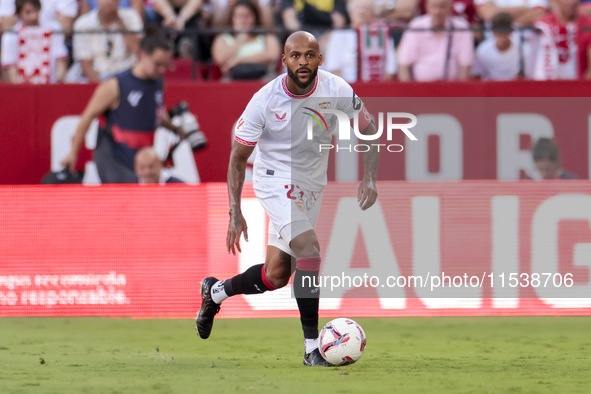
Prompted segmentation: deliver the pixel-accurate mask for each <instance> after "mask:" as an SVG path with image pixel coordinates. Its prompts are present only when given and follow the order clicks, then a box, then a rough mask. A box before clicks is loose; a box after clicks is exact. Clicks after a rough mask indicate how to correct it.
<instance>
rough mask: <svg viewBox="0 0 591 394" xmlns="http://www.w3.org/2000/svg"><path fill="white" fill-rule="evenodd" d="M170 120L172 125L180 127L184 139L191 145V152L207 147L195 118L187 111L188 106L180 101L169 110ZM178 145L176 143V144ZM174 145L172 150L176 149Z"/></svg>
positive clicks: (205, 139)
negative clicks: (183, 133)
mask: <svg viewBox="0 0 591 394" xmlns="http://www.w3.org/2000/svg"><path fill="white" fill-rule="evenodd" d="M169 115H170V120H171V122H172V124H173V125H175V126H178V127H181V128H182V129H183V131H184V132H185V139H186V140H187V141H188V142H189V144H191V148H192V149H193V151H194V152H195V151H198V150H200V149H202V148H205V147H206V146H207V138H206V137H205V134H204V133H203V132H202V131H201V129H200V128H199V122H197V117H196V116H195V115H194V114H192V113H191V112H190V111H189V104H187V102H186V101H181V102H180V103H178V104H177V105H176V106H175V107H174V108H173V109H171V110H170V113H169ZM176 145H178V143H177V144H176ZM176 145H175V146H174V147H173V148H172V150H174V148H176Z"/></svg>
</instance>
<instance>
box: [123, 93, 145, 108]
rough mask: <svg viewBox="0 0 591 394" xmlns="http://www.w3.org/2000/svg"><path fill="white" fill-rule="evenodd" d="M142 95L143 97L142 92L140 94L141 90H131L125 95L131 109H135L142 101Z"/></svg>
mask: <svg viewBox="0 0 591 394" xmlns="http://www.w3.org/2000/svg"><path fill="white" fill-rule="evenodd" d="M143 95H144V92H142V91H141V90H132V91H131V92H129V94H128V95H127V101H129V104H130V105H131V106H132V107H137V105H138V103H139V102H140V100H141V99H142V96H143Z"/></svg>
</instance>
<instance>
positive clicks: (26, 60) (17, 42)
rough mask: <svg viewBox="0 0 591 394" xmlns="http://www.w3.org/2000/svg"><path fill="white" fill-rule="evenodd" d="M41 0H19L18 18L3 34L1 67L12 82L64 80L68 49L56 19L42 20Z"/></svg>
mask: <svg viewBox="0 0 591 394" xmlns="http://www.w3.org/2000/svg"><path fill="white" fill-rule="evenodd" d="M40 10H41V3H40V1H39V0H16V13H17V15H18V18H19V22H18V23H17V25H16V26H15V29H14V30H13V32H7V33H4V34H3V35H2V68H3V69H5V71H6V75H7V78H8V81H9V82H11V83H23V82H29V83H50V82H52V83H53V82H60V81H63V79H64V76H65V74H66V70H67V58H68V50H67V48H66V46H65V45H64V36H63V35H62V34H58V33H53V32H52V31H53V30H61V26H60V25H59V23H57V22H53V23H51V22H46V23H40V22H39V14H40Z"/></svg>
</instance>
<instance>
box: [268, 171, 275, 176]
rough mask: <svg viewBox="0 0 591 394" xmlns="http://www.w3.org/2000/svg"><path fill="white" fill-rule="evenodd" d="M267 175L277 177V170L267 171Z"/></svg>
mask: <svg viewBox="0 0 591 394" xmlns="http://www.w3.org/2000/svg"><path fill="white" fill-rule="evenodd" d="M267 175H275V170H267Z"/></svg>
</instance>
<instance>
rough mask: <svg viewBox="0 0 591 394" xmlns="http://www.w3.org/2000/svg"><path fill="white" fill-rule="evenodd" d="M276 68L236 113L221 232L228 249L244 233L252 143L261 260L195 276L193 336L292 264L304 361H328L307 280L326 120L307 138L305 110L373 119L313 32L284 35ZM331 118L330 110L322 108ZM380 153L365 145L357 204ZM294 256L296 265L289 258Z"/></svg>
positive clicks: (280, 281)
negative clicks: (262, 231)
mask: <svg viewBox="0 0 591 394" xmlns="http://www.w3.org/2000/svg"><path fill="white" fill-rule="evenodd" d="M282 59H283V65H284V66H285V67H287V75H282V76H279V77H278V78H276V79H275V80H273V81H271V82H269V83H268V84H267V85H265V86H264V87H263V88H262V89H261V90H259V91H258V92H257V93H256V94H255V95H254V96H253V98H252V99H251V100H250V103H249V104H248V106H247V107H246V110H245V111H244V113H243V114H242V117H241V118H240V119H239V121H238V123H237V125H236V128H235V141H234V145H233V147H232V152H231V154H230V164H229V168H228V192H229V196H230V212H229V214H230V224H229V226H228V234H227V238H226V246H227V248H228V253H230V252H231V253H232V254H234V255H236V250H238V252H241V251H242V250H241V248H240V236H241V235H242V234H243V233H244V238H245V240H246V241H248V232H247V226H246V222H245V220H244V217H243V216H242V212H241V210H240V199H241V193H242V186H243V183H244V174H245V170H246V160H247V159H248V157H249V156H250V154H251V153H252V151H253V149H255V147H256V149H257V154H258V156H257V159H256V161H255V163H254V175H253V186H254V190H255V193H256V196H257V198H258V200H259V201H260V203H261V205H262V206H263V208H264V209H265V211H266V212H267V215H268V216H269V218H270V225H269V240H268V246H267V257H266V260H265V264H259V265H254V266H252V267H250V268H249V269H247V270H246V271H245V272H243V273H241V274H239V275H236V276H235V277H233V278H230V279H227V280H225V281H218V280H217V279H216V278H214V277H207V278H205V279H204V280H203V281H202V283H201V297H202V302H201V309H200V311H199V314H198V316H197V318H196V323H197V330H198V332H199V336H200V337H201V338H203V339H206V338H208V337H209V335H210V333H211V329H212V326H213V319H214V317H215V315H216V314H217V312H218V311H219V310H220V304H221V303H222V301H224V300H225V299H226V298H228V297H231V296H234V295H236V294H258V293H263V292H265V291H269V290H275V289H278V288H280V287H283V286H285V285H286V284H287V283H288V282H289V279H290V277H291V275H292V273H293V271H294V270H295V277H294V281H293V286H294V294H295V298H296V301H297V304H298V308H299V311H300V318H301V324H302V329H303V331H304V345H305V356H304V364H305V365H310V366H331V364H329V363H328V362H327V361H325V360H324V359H323V358H322V356H321V355H320V352H319V350H318V339H317V338H318V305H319V298H318V297H319V289H318V288H316V287H313V284H314V283H313V281H311V280H306V281H304V280H303V279H304V278H314V277H316V276H317V275H318V272H319V270H320V246H319V244H318V239H317V238H316V233H315V232H314V227H315V225H316V219H317V217H318V212H319V209H320V202H321V199H322V189H323V188H324V186H325V185H326V180H327V176H326V172H327V167H328V150H326V149H325V150H323V151H322V152H319V144H320V143H330V141H331V136H330V132H331V130H330V129H331V127H325V128H321V127H320V126H318V125H315V126H314V129H313V130H314V132H313V140H312V141H309V140H308V139H307V128H306V125H307V120H308V118H309V117H308V115H307V114H306V113H304V112H308V113H310V112H312V113H317V114H319V111H321V110H322V109H336V110H340V111H342V112H344V113H345V114H346V115H347V116H348V117H349V119H352V118H354V116H355V114H356V113H361V116H359V117H358V122H359V130H361V133H363V134H368V135H371V134H375V133H376V132H377V131H376V127H375V124H374V122H373V121H372V120H371V116H370V115H369V113H368V112H367V110H366V109H365V108H364V107H363V102H362V101H361V100H360V99H359V97H357V96H356V95H355V93H354V92H353V89H352V88H351V86H349V84H348V83H347V82H345V81H344V80H343V79H342V78H340V77H337V76H335V75H333V74H330V73H328V72H326V71H323V70H318V66H320V65H321V64H322V54H320V51H319V48H318V42H317V41H316V39H315V38H314V36H313V35H311V34H310V33H307V32H303V31H299V32H296V33H293V34H292V35H291V36H289V38H288V39H287V41H286V43H285V47H284V54H283V58H282ZM324 117H325V118H326V120H327V124H331V125H332V126H334V125H335V124H336V120H337V119H336V116H335V115H324ZM378 157H379V153H378V151H377V150H376V149H375V147H372V150H371V151H369V152H365V153H363V164H364V170H365V171H364V172H365V174H364V178H363V181H362V182H361V185H360V186H359V189H358V200H359V206H360V208H361V209H362V210H366V209H368V208H369V207H371V206H372V205H373V204H374V203H375V201H376V198H377V191H376V186H375V180H376V172H377V167H378ZM292 259H293V260H295V267H293V265H292Z"/></svg>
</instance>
